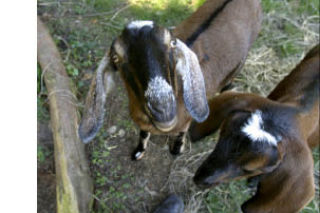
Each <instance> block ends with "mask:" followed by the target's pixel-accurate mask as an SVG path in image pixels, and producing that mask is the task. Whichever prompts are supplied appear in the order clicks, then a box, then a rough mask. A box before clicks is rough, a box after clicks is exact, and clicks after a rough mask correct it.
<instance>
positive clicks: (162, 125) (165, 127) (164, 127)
mask: <svg viewBox="0 0 320 213" xmlns="http://www.w3.org/2000/svg"><path fill="white" fill-rule="evenodd" d="M177 121H178V119H177V116H175V117H174V118H173V119H172V120H171V121H167V122H157V121H153V124H154V126H155V127H156V128H157V129H159V130H160V131H162V132H169V131H170V130H172V129H173V128H174V127H175V126H176V124H177Z"/></svg>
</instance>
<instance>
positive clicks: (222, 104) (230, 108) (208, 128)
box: [189, 92, 257, 142]
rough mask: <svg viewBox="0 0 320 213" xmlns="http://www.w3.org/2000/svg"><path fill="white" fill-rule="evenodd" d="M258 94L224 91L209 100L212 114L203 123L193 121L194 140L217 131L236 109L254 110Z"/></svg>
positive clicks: (190, 131)
mask: <svg viewBox="0 0 320 213" xmlns="http://www.w3.org/2000/svg"><path fill="white" fill-rule="evenodd" d="M256 98H257V96H255V95H252V94H245V93H237V92H224V93H222V94H221V95H218V96H216V97H214V98H212V99H211V100H210V102H209V106H210V115H209V117H208V119H207V120H206V121H205V122H203V123H196V122H192V123H191V126H190V128H189V135H190V138H191V141H192V142H195V141H198V140H200V139H202V138H204V137H206V136H208V135H210V134H212V133H214V132H215V131H217V130H218V129H219V127H220V125H221V124H222V122H223V121H224V119H225V118H227V117H228V115H229V114H230V113H232V112H234V111H252V110H253V108H254V106H253V105H254V104H253V103H254V102H255V100H256Z"/></svg>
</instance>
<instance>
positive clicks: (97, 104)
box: [78, 53, 114, 143]
mask: <svg viewBox="0 0 320 213" xmlns="http://www.w3.org/2000/svg"><path fill="white" fill-rule="evenodd" d="M112 75H113V71H112V68H111V66H110V60H109V54H108V53H107V54H106V55H105V56H104V57H103V58H102V60H101V62H100V64H99V66H98V68H97V71H96V73H95V76H94V77H93V79H92V81H91V85H90V89H89V92H88V94H87V97H86V101H85V107H84V111H83V115H82V119H81V121H80V125H79V131H78V133H79V137H80V139H81V140H82V142H83V143H88V142H90V141H91V140H92V139H93V138H94V137H95V136H96V134H97V133H98V131H99V129H100V128H101V126H102V124H103V118H104V111H105V108H104V106H105V102H106V97H107V94H108V93H109V92H110V90H111V89H112V87H113V84H114V83H113V78H112Z"/></svg>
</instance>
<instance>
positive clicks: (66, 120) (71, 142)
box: [37, 18, 93, 213]
mask: <svg viewBox="0 0 320 213" xmlns="http://www.w3.org/2000/svg"><path fill="white" fill-rule="evenodd" d="M37 24H38V62H39V63H40V66H41V68H42V71H43V73H44V80H45V84H46V87H47V89H48V96H49V102H50V118H51V124H52V132H53V138H54V157H55V169H56V178H57V181H56V183H57V186H56V190H57V212H58V213H88V212H89V211H90V209H91V206H92V201H93V196H92V193H93V183H92V180H91V178H90V175H89V174H90V171H89V166H88V162H87V159H86V156H85V150H84V145H83V144H82V142H81V141H80V139H79V137H78V134H77V129H78V118H77V108H76V101H77V100H76V97H75V95H74V94H73V93H72V92H71V84H70V79H69V78H68V76H67V73H66V71H65V68H64V66H63V63H62V60H61V56H60V54H59V52H58V50H57V47H56V45H55V44H54V42H53V40H52V38H51V36H50V34H49V32H48V29H47V28H46V27H45V26H44V24H43V23H42V22H41V20H40V19H39V18H38V21H37Z"/></svg>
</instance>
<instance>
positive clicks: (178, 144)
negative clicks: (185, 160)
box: [170, 141, 184, 155]
mask: <svg viewBox="0 0 320 213" xmlns="http://www.w3.org/2000/svg"><path fill="white" fill-rule="evenodd" d="M183 151H184V143H183V142H182V141H175V142H174V143H173V145H172V147H171V149H170V153H171V154H172V155H178V154H181V153H182V152H183Z"/></svg>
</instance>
